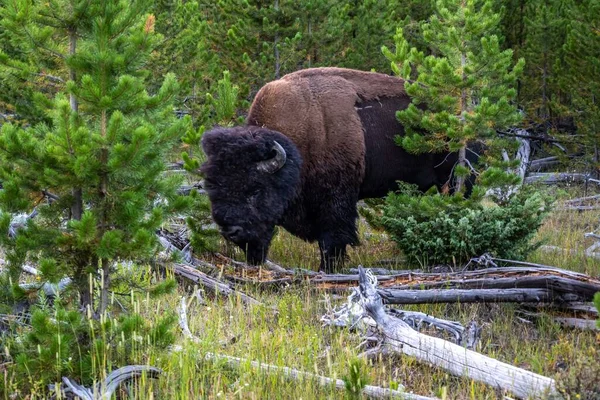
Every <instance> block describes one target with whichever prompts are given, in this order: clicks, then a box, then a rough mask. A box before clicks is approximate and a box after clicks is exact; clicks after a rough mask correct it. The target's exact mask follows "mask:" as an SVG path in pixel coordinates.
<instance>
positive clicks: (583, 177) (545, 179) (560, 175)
mask: <svg viewBox="0 0 600 400" xmlns="http://www.w3.org/2000/svg"><path fill="white" fill-rule="evenodd" d="M588 179H589V175H588V174H582V173H568V172H538V173H534V174H531V175H529V176H527V177H526V178H525V183H534V182H536V183H545V184H553V183H562V182H571V183H574V182H585V181H587V180H588Z"/></svg>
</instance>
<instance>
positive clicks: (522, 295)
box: [378, 288, 556, 304]
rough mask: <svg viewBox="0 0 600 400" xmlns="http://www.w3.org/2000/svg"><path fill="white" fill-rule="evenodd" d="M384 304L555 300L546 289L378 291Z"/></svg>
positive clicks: (535, 301) (392, 289) (389, 289)
mask: <svg viewBox="0 0 600 400" xmlns="http://www.w3.org/2000/svg"><path fill="white" fill-rule="evenodd" d="M378 292H379V295H380V296H381V297H382V299H383V302H384V303H385V304H435V303H507V302H509V303H511V302H512V303H541V302H544V303H548V302H552V301H555V300H556V299H555V298H554V296H553V295H552V292H551V291H550V290H547V289H430V290H404V289H395V288H385V289H379V290H378Z"/></svg>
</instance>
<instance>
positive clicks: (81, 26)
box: [0, 0, 190, 315]
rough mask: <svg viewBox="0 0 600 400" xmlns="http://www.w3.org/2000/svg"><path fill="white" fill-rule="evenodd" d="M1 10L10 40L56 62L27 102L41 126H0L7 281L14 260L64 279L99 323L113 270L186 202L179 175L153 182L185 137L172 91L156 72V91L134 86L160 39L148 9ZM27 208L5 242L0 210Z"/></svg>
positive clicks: (68, 6) (142, 0)
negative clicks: (53, 88) (26, 216)
mask: <svg viewBox="0 0 600 400" xmlns="http://www.w3.org/2000/svg"><path fill="white" fill-rule="evenodd" d="M11 4H12V5H11V7H10V8H9V7H5V8H4V9H3V10H2V11H3V17H4V18H6V19H7V20H8V21H9V22H10V28H11V29H12V31H13V33H14V34H15V35H22V36H21V37H22V38H23V40H24V42H25V41H26V39H27V38H28V39H29V40H30V41H29V42H28V44H31V45H32V48H35V49H37V50H38V51H39V53H40V54H41V56H43V57H50V58H52V59H53V60H54V62H56V63H57V64H59V65H60V66H61V70H63V71H64V72H65V73H64V76H63V77H62V80H64V81H65V82H66V84H65V85H63V87H62V90H61V92H60V93H58V94H57V95H56V96H54V97H47V96H45V95H44V94H43V93H39V94H38V95H37V96H36V99H37V100H38V103H39V104H40V105H41V106H43V107H45V112H46V114H47V115H48V117H49V119H50V121H51V123H49V124H38V125H35V126H33V127H28V128H20V127H18V126H15V125H12V124H6V125H4V126H2V130H1V133H0V149H1V150H2V151H1V153H2V155H1V156H0V157H1V158H0V179H1V180H2V182H3V187H4V190H2V191H1V192H0V209H1V210H2V214H1V220H2V224H1V226H2V228H3V232H4V233H3V235H2V237H3V238H2V246H3V248H4V250H5V252H6V253H7V258H8V260H9V261H10V269H11V271H12V272H13V276H14V277H15V278H16V277H18V271H19V270H20V267H21V265H22V264H23V263H24V262H26V261H30V262H35V263H37V264H38V265H39V268H40V272H41V275H42V276H41V277H42V279H43V280H48V281H56V280H58V279H60V278H61V277H62V276H65V275H67V276H70V277H71V278H72V279H73V282H74V283H75V286H76V288H77V291H78V294H79V298H80V302H81V306H83V307H84V309H85V308H87V309H88V310H89V312H90V313H92V314H94V315H102V314H104V312H105V311H106V310H107V308H108V306H109V296H108V294H109V289H110V286H111V276H112V271H113V268H114V267H113V265H114V262H115V261H118V260H122V259H128V260H137V261H143V260H148V259H150V258H151V257H152V256H153V255H154V254H155V252H156V249H157V240H156V237H155V231H156V229H157V228H158V227H159V226H160V225H161V223H162V221H163V220H164V218H165V217H167V216H168V215H170V214H171V213H173V212H178V211H181V210H183V209H184V208H185V207H187V206H189V203H190V200H189V199H186V198H184V197H180V196H178V195H177V194H176V189H177V188H178V187H179V185H180V178H178V177H172V176H165V175H164V174H163V173H162V172H163V170H164V162H165V159H166V158H167V156H168V154H169V152H171V151H172V150H173V148H174V146H175V143H176V142H177V140H178V139H179V136H180V135H181V132H183V131H184V130H185V126H184V121H183V120H180V121H178V120H176V119H175V116H174V113H173V99H174V96H175V94H176V93H177V89H178V83H177V81H176V79H175V77H174V75H172V74H167V75H166V76H165V79H164V82H163V84H162V85H161V87H160V88H159V89H158V90H157V92H156V93H154V94H149V93H148V92H147V90H146V89H145V86H144V85H145V79H146V77H147V76H148V72H147V71H146V70H144V65H145V63H146V62H147V60H148V57H149V55H150V53H151V51H152V50H153V49H154V48H155V46H156V45H157V43H158V41H159V40H160V37H159V36H158V35H156V34H155V33H154V16H153V15H151V14H148V10H149V6H150V4H151V2H150V1H147V0H137V1H133V2H128V1H121V0H107V1H103V2H92V3H90V2H87V1H78V0H53V1H50V2H46V3H44V4H41V3H37V2H31V1H28V0H19V1H18V2H14V3H11ZM32 32H33V33H34V34H32ZM48 193H51V194H52V195H51V196H50V198H51V199H52V201H51V202H49V204H39V203H40V201H41V200H42V199H44V198H45V197H47V196H46V194H48ZM35 206H37V211H38V216H37V217H36V218H32V219H30V220H29V221H28V223H27V225H26V226H24V227H23V228H21V229H20V230H19V232H18V234H17V235H16V236H15V237H14V238H13V239H10V238H9V237H8V236H7V234H6V230H7V229H8V227H9V223H10V219H11V213H17V212H23V211H28V212H30V211H31V210H32V209H33V207H35ZM90 279H91V280H90ZM13 281H15V282H16V280H15V279H13ZM94 288H99V292H100V296H99V299H98V300H97V301H96V299H95V298H94V292H95V289H94ZM90 289H91V290H90Z"/></svg>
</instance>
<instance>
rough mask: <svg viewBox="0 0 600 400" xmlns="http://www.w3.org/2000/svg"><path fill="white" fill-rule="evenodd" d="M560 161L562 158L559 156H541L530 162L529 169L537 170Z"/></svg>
mask: <svg viewBox="0 0 600 400" xmlns="http://www.w3.org/2000/svg"><path fill="white" fill-rule="evenodd" d="M558 163H560V160H559V158H558V157H557V156H552V157H545V158H539V159H537V160H532V161H531V162H530V163H529V170H531V171H533V170H535V171H536V172H537V171H539V170H540V169H542V168H544V167H547V166H550V165H556V164H558Z"/></svg>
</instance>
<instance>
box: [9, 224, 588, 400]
mask: <svg viewBox="0 0 600 400" xmlns="http://www.w3.org/2000/svg"><path fill="white" fill-rule="evenodd" d="M599 217H600V214H599V213H591V212H587V213H574V212H555V213H553V214H552V216H551V217H550V218H549V219H548V220H547V221H546V223H545V224H544V226H543V228H542V229H541V231H540V232H539V234H538V239H543V240H545V241H546V243H547V244H551V245H555V246H560V247H564V248H567V249H575V250H577V251H583V250H584V249H585V247H587V246H588V245H589V244H590V241H589V240H584V239H583V233H584V232H589V231H591V230H593V229H595V228H596V226H597V224H598V221H599ZM360 230H361V236H362V237H363V238H364V237H365V236H368V237H369V238H368V239H363V244H362V246H359V247H357V248H355V249H352V250H351V251H350V254H349V255H350V264H351V265H357V264H363V265H365V266H368V265H369V264H372V263H373V262H375V261H377V260H381V259H395V260H401V258H402V255H401V254H400V253H399V252H398V251H397V250H396V249H395V248H394V247H393V245H392V244H391V243H390V241H388V240H386V239H385V237H382V236H381V235H379V234H375V235H373V234H372V233H369V234H367V231H368V229H367V227H366V226H364V225H361V229H360ZM223 250H224V251H225V252H228V253H229V254H233V255H236V251H235V250H234V249H231V248H224V249H223ZM271 258H272V259H273V260H274V261H275V262H278V263H280V264H282V265H286V266H294V267H303V268H312V269H315V268H317V267H318V263H319V254H318V249H317V246H316V244H312V245H310V244H306V243H304V242H302V241H300V240H298V239H296V238H294V237H292V236H291V235H289V234H287V233H286V232H284V231H283V230H280V231H279V233H278V234H277V236H276V237H275V239H274V241H273V248H272V251H271ZM530 261H533V262H538V263H544V264H548V265H554V266H558V267H562V268H567V269H572V270H576V271H581V272H586V273H588V274H592V275H595V276H598V275H600V261H599V260H593V259H587V258H585V257H581V256H573V255H571V254H567V253H556V252H544V251H540V250H538V251H537V252H535V253H534V254H532V255H531V257H530ZM405 267H406V266H404V265H402V263H401V261H398V264H397V265H396V268H405ZM242 290H244V291H246V292H247V293H248V294H251V295H253V296H255V297H257V298H258V299H259V300H261V301H262V302H264V304H265V305H266V306H265V307H260V306H253V307H247V306H245V305H244V304H243V303H241V301H239V300H238V299H229V298H218V299H210V298H209V299H207V304H206V305H200V304H198V303H197V302H196V301H195V300H194V301H191V303H190V306H189V308H188V318H189V322H190V329H191V331H192V332H193V333H194V334H195V335H196V336H198V337H199V338H200V340H201V341H200V343H191V342H189V341H186V340H185V339H184V338H183V337H182V335H180V334H179V333H178V339H177V344H178V345H181V346H183V347H182V349H181V350H179V351H173V350H171V351H162V352H146V351H145V348H144V346H139V347H136V348H135V349H134V350H132V351H134V352H135V354H133V355H130V356H133V358H134V359H135V360H137V361H138V362H139V363H144V364H150V365H153V366H156V367H159V368H161V369H163V370H164V374H163V375H161V377H160V379H158V380H156V381H153V380H141V381H140V382H138V383H139V384H138V385H137V386H135V389H134V390H133V392H132V393H131V397H130V398H135V399H190V398H211V399H220V398H223V399H238V398H243V399H266V398H278V399H279V398H281V399H283V398H289V399H322V398H340V397H341V396H344V395H345V394H344V393H343V391H340V390H337V389H334V388H330V387H325V388H324V387H320V386H319V385H317V384H316V383H314V382H295V381H291V380H289V379H287V378H285V377H282V376H281V375H266V374H264V373H262V372H258V371H256V370H255V369H253V368H251V367H250V366H249V365H242V366H241V367H239V368H232V367H229V366H228V365H227V364H226V363H224V362H215V361H206V360H205V359H204V355H205V354H206V352H212V353H220V354H227V355H232V356H237V357H243V358H246V359H248V360H258V361H261V362H265V363H270V364H274V365H278V366H288V367H293V368H297V369H300V370H303V371H307V372H312V373H315V374H320V375H325V376H328V377H332V378H335V377H337V378H341V377H343V376H346V375H348V374H349V368H350V365H349V360H351V359H353V357H354V356H355V355H356V354H358V353H359V350H357V349H356V347H357V346H358V344H359V343H360V342H361V337H360V335H359V334H357V333H353V332H349V331H348V330H345V329H339V328H331V327H323V326H322V324H321V322H320V320H319V319H320V317H321V316H322V315H323V314H324V313H325V311H326V308H327V302H328V301H330V296H329V295H328V294H327V293H325V292H321V291H318V290H314V289H312V288H310V287H306V286H294V287H288V288H285V289H279V290H277V291H276V292H267V291H264V290H263V291H257V290H255V289H253V288H252V287H245V288H242ZM184 294H185V293H184V290H183V289H182V288H179V289H178V293H174V294H171V295H167V296H166V297H162V298H161V300H160V301H156V300H152V299H150V298H148V297H141V298H134V299H133V300H131V299H129V300H127V299H125V300H123V301H124V302H127V301H129V302H130V303H128V304H125V306H126V307H131V306H132V303H131V301H133V302H134V304H135V307H136V308H137V309H139V310H140V311H141V312H142V313H143V314H144V315H145V316H146V317H147V318H148V319H150V320H156V319H157V318H159V317H160V316H161V315H164V314H165V313H176V309H177V306H178V304H179V301H180V296H181V295H184ZM187 296H188V299H189V295H187ZM341 301H343V299H341V300H333V303H334V304H335V305H337V304H339V303H340V302H341ZM272 307H276V308H277V309H278V311H279V312H278V313H275V312H273V308H272ZM406 309H411V310H418V311H422V312H425V313H428V314H431V315H434V316H439V317H442V318H446V319H452V320H456V321H459V322H461V323H463V324H466V323H468V322H469V321H471V320H475V321H477V323H478V324H479V325H480V326H483V332H482V339H481V343H480V346H479V348H478V351H480V352H482V353H484V354H487V355H489V356H491V357H494V358H497V359H499V360H501V361H505V362H507V363H510V364H514V365H517V366H519V367H522V368H525V369H528V370H531V371H534V372H536V373H539V374H543V375H546V376H551V377H554V378H556V379H557V380H558V382H559V385H563V384H564V385H568V386H569V387H570V390H571V393H572V397H571V398H573V399H575V398H585V397H577V396H576V394H577V390H578V389H577V386H578V385H590V384H593V383H594V379H597V376H598V375H594V374H597V373H598V371H600V367H599V366H598V359H599V353H598V349H599V348H600V335H599V334H598V333H595V332H584V331H578V330H571V329H565V328H562V327H560V326H559V325H557V324H556V323H554V322H553V321H552V320H551V318H548V317H547V318H540V319H537V320H532V321H531V322H530V323H527V322H524V321H523V320H522V319H519V317H520V315H519V314H518V311H519V307H518V306H516V305H513V304H500V305H497V304H492V305H482V304H465V305H463V304H435V305H421V306H407V307H406ZM590 360H592V361H590ZM110 364H111V362H110V360H108V361H107V365H110ZM592 364H593V365H595V367H594V366H592V367H590V366H589V365H592ZM118 366H120V365H115V366H114V368H117V367H118ZM594 368H595V369H594ZM366 373H367V376H368V380H369V384H373V385H379V386H383V387H391V386H395V385H396V384H398V383H400V384H402V385H404V386H405V388H406V390H409V391H412V392H414V393H418V394H422V395H430V396H440V397H442V396H444V397H445V398H447V399H497V398H502V397H501V396H500V395H501V394H500V393H499V392H498V391H496V390H494V389H492V388H490V387H487V386H485V385H483V384H480V383H476V382H473V381H471V380H469V379H464V378H458V377H454V376H451V375H449V374H447V373H446V372H445V371H443V370H440V369H437V368H432V367H429V366H426V365H423V364H421V363H419V362H417V361H416V360H415V359H413V358H411V357H408V356H401V355H400V356H394V357H386V358H380V359H377V360H371V361H369V366H368V368H367V369H366ZM72 378H75V379H77V377H72ZM6 379H8V380H9V381H10V380H12V381H10V382H9V383H10V384H9V385H7V386H8V387H13V388H14V387H18V386H19V378H18V377H14V376H10V375H6ZM8 395H9V393H2V396H3V398H8ZM22 395H23V398H25V394H24V393H23V394H22ZM28 395H29V397H27V398H29V399H41V398H44V396H45V393H44V389H43V388H40V387H38V388H37V390H36V391H35V392H34V393H28ZM592 398H593V397H592ZM597 398H600V394H599V395H598V397H597Z"/></svg>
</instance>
